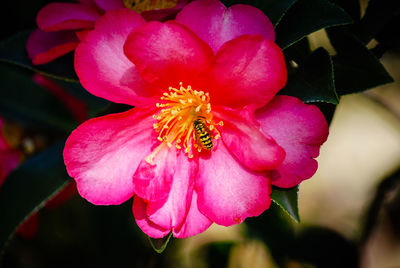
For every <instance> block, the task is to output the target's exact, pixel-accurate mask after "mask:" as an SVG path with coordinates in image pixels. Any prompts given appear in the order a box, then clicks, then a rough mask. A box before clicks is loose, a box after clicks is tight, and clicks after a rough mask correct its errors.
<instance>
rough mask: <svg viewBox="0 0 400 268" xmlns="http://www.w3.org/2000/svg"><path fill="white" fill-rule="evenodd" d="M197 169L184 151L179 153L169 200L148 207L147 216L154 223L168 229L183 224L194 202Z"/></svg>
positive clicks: (152, 203) (153, 203) (195, 164)
mask: <svg viewBox="0 0 400 268" xmlns="http://www.w3.org/2000/svg"><path fill="white" fill-rule="evenodd" d="M197 169H198V165H197V163H196V162H195V161H193V160H188V157H187V155H186V154H185V153H184V152H183V151H178V152H177V156H176V167H175V172H174V175H173V182H172V185H171V190H170V191H169V193H168V197H167V199H166V200H165V199H164V200H161V201H159V202H151V203H149V205H148V207H147V215H148V218H149V219H150V220H151V221H152V222H154V223H156V224H158V225H159V226H161V227H163V228H167V229H173V228H177V227H180V226H181V225H182V224H183V221H184V219H185V217H186V215H187V212H188V210H189V207H190V203H191V200H192V193H193V185H194V178H195V176H196V174H197Z"/></svg>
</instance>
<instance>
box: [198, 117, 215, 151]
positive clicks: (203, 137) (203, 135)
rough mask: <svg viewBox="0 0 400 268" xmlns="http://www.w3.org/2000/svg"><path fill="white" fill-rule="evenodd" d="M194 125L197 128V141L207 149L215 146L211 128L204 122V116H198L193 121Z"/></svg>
mask: <svg viewBox="0 0 400 268" xmlns="http://www.w3.org/2000/svg"><path fill="white" fill-rule="evenodd" d="M193 127H194V129H195V136H196V140H197V143H198V144H199V145H200V146H201V147H202V148H203V149H206V150H211V149H212V148H213V142H212V136H211V134H210V130H209V129H208V127H207V126H206V124H205V122H204V117H202V116H201V117H200V116H199V117H198V118H197V119H196V120H194V121H193Z"/></svg>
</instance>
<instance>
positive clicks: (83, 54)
mask: <svg viewBox="0 0 400 268" xmlns="http://www.w3.org/2000/svg"><path fill="white" fill-rule="evenodd" d="M144 23H145V21H144V19H143V18H142V17H140V15H138V14H137V13H135V12H133V11H131V10H128V9H123V10H113V11H109V12H107V13H106V14H105V15H104V16H103V17H101V19H99V20H98V21H97V23H96V25H95V29H94V30H93V31H91V32H89V33H88V34H87V36H86V38H85V40H84V42H81V43H80V44H79V46H78V47H77V48H76V51H75V70H76V72H77V74H78V77H79V79H80V81H81V83H82V85H83V86H84V87H85V88H86V89H87V90H88V91H89V92H90V93H92V94H94V95H96V96H99V97H101V98H105V99H107V100H110V101H113V102H117V103H125V104H131V105H134V106H147V105H148V104H149V102H153V101H154V100H151V99H149V97H150V96H152V95H154V89H152V88H150V87H149V86H148V85H146V84H145V83H144V81H143V80H142V78H141V77H140V76H139V74H138V72H137V70H136V67H135V65H134V64H133V63H132V62H131V61H130V60H128V59H127V58H126V57H125V55H124V52H123V45H124V43H125V40H126V38H127V36H128V35H129V33H130V32H131V31H132V30H134V29H136V28H137V27H139V26H140V25H143V24H144ZM156 92H157V93H158V91H157V90H156ZM158 98H159V96H157V99H158Z"/></svg>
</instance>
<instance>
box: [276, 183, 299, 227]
mask: <svg viewBox="0 0 400 268" xmlns="http://www.w3.org/2000/svg"><path fill="white" fill-rule="evenodd" d="M298 192H299V187H298V186H296V187H293V188H290V189H283V188H278V187H272V193H271V199H272V201H274V202H275V203H276V204H277V205H279V206H280V207H281V208H282V209H283V210H284V211H285V212H286V213H287V214H288V215H289V216H290V217H291V218H292V219H293V220H294V221H295V222H297V223H299V222H300V217H299V209H298V207H297V199H298Z"/></svg>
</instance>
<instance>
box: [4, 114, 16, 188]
mask: <svg viewBox="0 0 400 268" xmlns="http://www.w3.org/2000/svg"><path fill="white" fill-rule="evenodd" d="M20 159H21V153H20V152H18V151H17V150H14V149H13V148H11V146H10V143H9V142H8V141H7V139H6V137H5V135H4V119H3V118H1V117H0V186H1V185H2V184H3V182H4V180H5V178H6V177H7V176H8V174H9V173H10V172H11V171H12V170H13V169H14V168H16V167H17V166H18V164H19V161H20Z"/></svg>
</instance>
